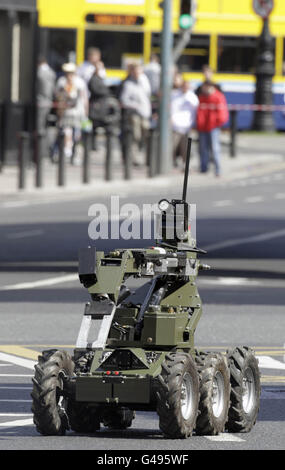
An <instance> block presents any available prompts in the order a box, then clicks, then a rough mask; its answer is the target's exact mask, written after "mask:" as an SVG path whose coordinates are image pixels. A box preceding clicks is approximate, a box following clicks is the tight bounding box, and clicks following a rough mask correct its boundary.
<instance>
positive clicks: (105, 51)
mask: <svg viewBox="0 0 285 470" xmlns="http://www.w3.org/2000/svg"><path fill="white" fill-rule="evenodd" d="M89 47H97V48H98V49H100V51H101V54H102V60H103V62H104V64H105V67H106V68H108V69H124V68H126V64H127V62H128V61H129V60H131V59H134V60H137V59H140V60H141V61H142V59H143V33H138V32H126V31H97V30H96V31H95V30H87V31H86V41H85V50H87V49H88V48H89Z"/></svg>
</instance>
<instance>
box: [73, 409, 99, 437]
mask: <svg viewBox="0 0 285 470" xmlns="http://www.w3.org/2000/svg"><path fill="white" fill-rule="evenodd" d="M68 418H69V424H70V429H72V431H75V432H78V433H83V434H85V433H87V434H89V433H94V432H96V431H99V430H100V419H99V417H98V410H97V409H96V408H93V407H89V406H88V405H86V404H84V403H74V402H70V403H69V404H68Z"/></svg>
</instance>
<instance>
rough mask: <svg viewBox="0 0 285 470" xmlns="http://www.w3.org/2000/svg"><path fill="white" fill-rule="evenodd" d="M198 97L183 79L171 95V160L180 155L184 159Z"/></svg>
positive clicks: (194, 118) (194, 120) (194, 119)
mask: <svg viewBox="0 0 285 470" xmlns="http://www.w3.org/2000/svg"><path fill="white" fill-rule="evenodd" d="M198 105H199V98H198V97H197V95H196V94H195V93H194V91H192V90H191V89H190V85H189V82H186V81H183V83H182V85H181V87H179V88H177V89H174V90H173V91H172V95H171V123H172V131H173V162H174V165H176V163H177V158H178V157H182V158H183V160H184V161H185V158H186V148H187V138H188V136H189V133H190V131H191V129H192V128H193V126H194V125H195V122H196V113H197V109H198Z"/></svg>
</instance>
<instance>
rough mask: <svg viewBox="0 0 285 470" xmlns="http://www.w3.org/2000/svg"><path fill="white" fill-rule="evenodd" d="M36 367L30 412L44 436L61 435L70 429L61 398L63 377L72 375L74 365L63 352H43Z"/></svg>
mask: <svg viewBox="0 0 285 470" xmlns="http://www.w3.org/2000/svg"><path fill="white" fill-rule="evenodd" d="M38 361H39V362H38V364H36V365H35V376H34V378H33V391H32V393H31V396H32V399H33V403H32V412H33V414H34V423H35V425H36V427H37V431H38V432H39V433H40V434H43V435H49V436H54V435H64V434H65V431H66V430H67V429H69V422H68V416H67V412H66V408H67V400H66V399H65V398H64V397H63V395H62V391H63V388H64V376H66V377H69V376H72V375H73V370H74V363H73V361H72V359H71V357H70V356H69V354H68V353H67V352H66V351H58V350H56V349H53V350H49V351H43V352H42V355H41V356H39V357H38Z"/></svg>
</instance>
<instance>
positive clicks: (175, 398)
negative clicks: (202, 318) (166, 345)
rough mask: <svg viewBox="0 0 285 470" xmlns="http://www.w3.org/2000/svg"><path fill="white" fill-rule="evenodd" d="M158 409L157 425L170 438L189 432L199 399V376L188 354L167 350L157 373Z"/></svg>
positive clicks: (185, 435)
mask: <svg viewBox="0 0 285 470" xmlns="http://www.w3.org/2000/svg"><path fill="white" fill-rule="evenodd" d="M156 395H157V413H158V416H159V427H160V429H161V431H162V432H163V433H164V435H165V436H166V437H168V438H171V439H185V438H187V437H189V436H191V435H192V431H193V429H194V427H195V423H196V418H197V413H198V403H199V377H198V373H197V369H196V365H195V363H194V361H193V359H192V357H191V356H190V355H189V354H186V353H179V352H178V353H170V354H168V355H167V356H166V357H165V361H164V362H163V364H162V370H161V374H160V375H159V376H158V389H157V391H156Z"/></svg>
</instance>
